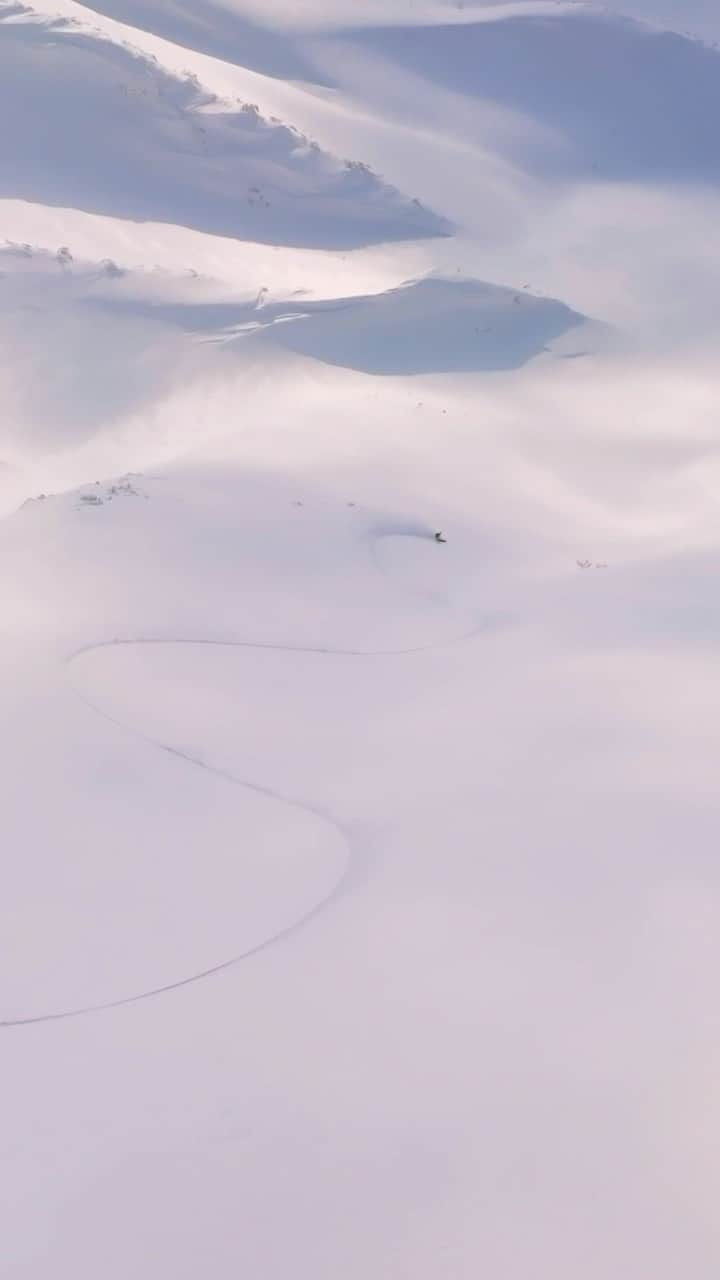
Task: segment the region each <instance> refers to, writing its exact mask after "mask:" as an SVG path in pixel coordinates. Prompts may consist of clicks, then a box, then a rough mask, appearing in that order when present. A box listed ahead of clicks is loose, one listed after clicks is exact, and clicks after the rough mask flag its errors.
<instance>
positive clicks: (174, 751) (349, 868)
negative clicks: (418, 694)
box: [0, 535, 482, 1028]
mask: <svg viewBox="0 0 720 1280" xmlns="http://www.w3.org/2000/svg"><path fill="white" fill-rule="evenodd" d="M385 536H387V535H385ZM405 536H407V535H405ZM411 536H412V535H411ZM415 536H417V535H415ZM481 630H482V627H481V626H476V627H473V628H472V629H471V630H469V631H466V632H464V633H463V634H462V635H460V636H457V637H455V639H451V640H449V641H440V642H438V643H434V644H425V645H416V646H413V647H410V648H405V649H331V648H323V647H318V646H309V645H292V644H281V643H262V642H260V641H250V640H209V639H203V638H196V637H184V636H171V637H160V636H138V637H134V638H131V639H125V640H120V639H114V640H105V641H101V642H100V643H96V644H88V645H84V646H83V647H82V648H80V649H77V650H76V651H75V652H74V653H71V654H70V655H69V656H68V658H67V659H66V660H65V666H66V668H70V667H71V666H72V664H73V663H74V662H76V661H77V660H78V659H79V658H81V657H83V656H84V655H86V654H90V653H97V652H99V651H100V650H103V649H113V648H137V647H140V646H147V645H157V646H160V645H164V646H166V647H170V646H179V645H187V646H192V647H193V648H195V647H198V646H203V647H207V648H222V649H256V650H257V649H260V650H266V651H269V650H273V651H276V652H277V651H279V652H284V653H305V654H307V653H312V654H331V655H333V656H336V657H351V658H358V659H362V658H396V657H406V656H409V655H411V654H417V653H428V652H431V651H433V650H438V649H443V648H447V647H448V646H449V645H456V644H461V643H462V642H463V641H465V640H470V639H472V638H473V637H474V636H476V635H477V634H478V632H479V631H481ZM73 691H74V693H75V695H76V697H78V698H79V699H80V701H81V702H82V703H84V705H85V706H86V707H88V708H89V709H90V710H91V711H92V712H93V713H94V714H95V715H97V716H100V717H101V718H102V719H103V720H105V721H106V722H107V723H109V724H111V725H113V726H114V727H115V728H116V729H118V730H119V731H121V732H122V733H125V734H132V736H133V737H134V738H136V739H138V740H139V741H141V742H143V743H145V744H146V745H147V746H151V747H154V748H155V749H156V750H158V751H162V752H164V753H165V754H166V755H169V756H173V757H174V758H175V759H177V760H179V761H182V762H183V763H184V764H187V765H192V766H194V767H195V768H196V769H202V770H204V771H205V772H206V773H210V774H212V775H213V776H214V777H216V778H220V779H222V780H223V781H224V782H227V783H228V784H229V785H230V786H234V787H240V788H242V789H243V790H244V791H251V792H254V793H255V794H256V795H261V796H265V797H267V798H268V799H271V800H275V801H277V802H278V803H279V804H283V805H285V806H287V807H288V808H291V809H295V810H298V811H300V812H303V813H306V814H310V815H311V816H312V817H314V818H316V819H317V820H318V821H320V822H324V823H326V824H327V825H329V826H330V827H332V828H333V829H334V830H335V831H337V832H338V833H339V834H340V836H341V837H342V839H343V841H344V844H345V849H346V857H345V863H344V866H343V868H342V871H341V872H340V875H339V876H338V879H337V880H336V882H335V884H334V885H333V886H332V888H331V889H330V891H329V892H328V893H326V894H324V895H323V897H322V898H320V899H319V900H318V901H317V902H315V903H314V904H313V906H312V907H310V908H309V909H308V910H306V911H304V912H303V914H302V915H301V916H299V917H298V918H297V919H295V920H293V921H291V922H290V924H288V925H285V926H284V927H283V928H282V929H279V930H277V932H275V933H273V934H270V935H269V936H268V937H266V938H263V939H262V941H260V942H256V943H254V944H253V945H252V946H250V947H247V948H246V949H245V950H243V951H240V952H238V953H237V954H236V955H232V956H229V957H228V958H227V959H225V960H222V961H220V962H219V963H218V964H215V965H211V966H210V967H209V968H205V969H201V970H199V971H198V972H195V973H190V974H186V975H185V976H184V977H181V978H178V979H176V980H175V981H173V982H167V983H164V984H163V985H161V986H158V987H151V988H148V990H146V991H139V992H135V993H134V994H131V995H127V996H121V997H119V998H117V999H114V1000H107V1001H100V1002H97V1003H94V1004H88V1005H81V1006H78V1007H76V1008H71V1009H61V1010H58V1011H56V1012H54V1013H45V1014H36V1015H34V1016H32V1017H27V1018H10V1019H6V1020H0V1028H2V1027H23V1026H33V1025H36V1024H38V1023H42V1022H60V1021H63V1020H64V1019H67V1018H80V1017H83V1016H86V1015H88V1014H92V1013H101V1012H103V1011H105V1010H109V1009H119V1008H122V1007H124V1006H125V1005H132V1004H139V1003H140V1002H141V1001H144V1000H152V999H154V998H155V997H157V996H161V995H166V994H167V993H168V992H170V991H179V990H181V989H182V988H183V987H188V986H190V985H191V984H193V983H197V982H203V981H204V980H205V979H206V978H211V977H213V976H214V975H215V974H219V973H223V972H224V971H225V970H227V969H231V968H232V967H233V966H234V965H237V964H239V962H240V961H241V960H246V959H249V957H250V956H254V955H258V954H259V953H260V952H261V951H266V950H267V949H268V948H269V947H272V946H274V945H275V944H276V943H279V942H282V941H283V940H284V939H286V938H289V937H291V936H292V935H293V934H295V933H297V932H298V931H299V930H300V929H303V928H304V927H305V926H306V925H307V924H309V923H310V922H311V921H312V920H314V919H315V917H316V916H318V915H319V914H320V913H321V912H322V911H325V910H326V908H328V907H329V906H331V905H332V904H333V903H334V902H336V901H337V900H338V899H339V898H340V897H341V895H342V894H343V893H344V891H345V889H346V888H347V886H348V884H349V881H350V878H351V876H352V873H353V871H354V864H355V859H354V856H353V855H354V850H353V844H352V836H351V833H350V831H349V830H348V828H347V827H346V826H344V824H343V823H342V822H341V821H340V820H339V819H338V818H337V817H335V816H334V815H333V814H331V813H330V812H328V811H327V810H325V809H323V808H322V807H321V806H320V805H316V804H313V803H312V802H308V801H305V800H297V799H295V798H294V797H291V796H288V795H284V794H283V793H282V792H280V791H276V790H275V789H274V788H272V787H270V786H263V785H261V784H260V783H256V782H251V781H249V780H248V779H246V778H242V777H239V776H237V775H236V774H234V773H231V772H230V771H229V770H227V769H222V768H219V767H216V766H215V765H210V764H207V763H206V762H205V761H204V760H202V759H200V758H199V757H197V756H195V755H193V754H192V753H191V752H189V751H183V750H181V749H180V748H179V747H174V746H172V745H170V744H169V743H167V742H162V741H161V740H159V739H156V738H153V737H151V736H150V735H148V734H145V733H143V732H142V730H139V729H136V728H134V727H131V726H130V725H128V724H125V723H124V722H123V721H122V720H120V719H118V718H117V717H115V716H112V715H110V714H109V712H107V711H105V710H104V709H103V708H102V707H101V706H99V705H98V704H97V703H96V702H94V701H93V700H92V699H91V698H89V697H87V695H86V694H84V693H82V692H81V690H80V689H78V688H77V686H75V685H73Z"/></svg>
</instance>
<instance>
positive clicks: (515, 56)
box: [320, 6, 720, 183]
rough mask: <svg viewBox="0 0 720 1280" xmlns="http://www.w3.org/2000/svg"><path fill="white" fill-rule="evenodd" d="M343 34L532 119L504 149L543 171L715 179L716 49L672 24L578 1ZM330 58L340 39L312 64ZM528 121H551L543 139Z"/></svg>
mask: <svg viewBox="0 0 720 1280" xmlns="http://www.w3.org/2000/svg"><path fill="white" fill-rule="evenodd" d="M618 7H621V6H618ZM342 40H343V42H345V43H347V45H348V46H349V47H351V48H352V49H354V50H355V51H357V50H361V51H362V50H365V51H366V52H367V53H369V54H372V55H373V56H376V57H380V58H381V59H382V60H383V62H384V64H385V75H386V76H389V77H391V76H392V72H391V67H392V65H393V64H394V63H397V64H398V66H399V67H400V68H402V69H403V70H406V71H411V72H413V73H415V74H417V75H420V76H422V77H423V78H425V79H426V80H427V81H428V82H429V84H430V85H439V86H443V87H444V88H446V89H449V90H452V91H453V93H455V94H465V95H468V96H469V97H471V98H478V99H483V100H486V101H487V102H489V103H493V104H496V105H498V106H502V107H504V108H510V109H512V110H513V111H514V112H516V113H521V114H522V115H524V116H525V117H526V118H527V120H528V124H530V123H532V124H533V125H534V126H535V131H532V132H531V133H530V136H529V138H527V139H522V137H521V138H519V139H518V140H516V141H514V142H513V141H511V142H510V143H509V144H508V147H507V154H508V155H509V156H510V157H511V158H512V159H513V160H515V161H516V162H517V163H519V164H521V165H522V166H523V167H524V168H527V169H529V170H530V171H532V172H533V173H535V174H537V175H540V176H542V177H544V178H546V179H549V178H552V177H557V178H562V177H590V176H592V177H595V178H597V179H599V180H603V181H606V182H608V181H610V182H611V181H615V180H632V181H635V182H638V181H642V180H646V181H659V180H663V179H666V180H667V179H670V180H678V181H679V180H693V181H695V182H712V183H717V182H718V181H720V133H719V132H718V129H717V127H716V122H717V119H718V117H719V116H720V53H717V52H715V51H714V50H712V49H710V48H707V47H705V46H703V45H702V44H700V43H697V42H694V41H691V40H687V39H683V38H681V37H680V36H678V35H676V34H673V33H664V32H662V31H654V30H652V29H651V28H649V27H644V26H642V25H638V24H635V23H633V22H631V21H629V20H624V19H622V18H618V17H615V16H612V15H607V14H594V13H593V12H592V11H588V12H583V11H582V10H581V11H580V12H578V13H577V14H576V15H568V14H562V13H561V14H559V16H557V17H552V16H543V17H532V16H530V17H523V18H508V19H506V20H504V21H498V22H480V23H477V24H476V25H474V26H455V25H453V26H446V27H430V28H422V27H406V28H387V27H383V28H379V29H377V30H376V31H368V30H360V31H356V32H355V33H353V34H352V35H351V34H350V33H348V32H345V33H343V37H342ZM331 47H332V46H331ZM333 60H334V61H335V62H336V64H337V65H338V66H339V67H340V68H341V67H342V44H341V45H339V46H338V52H337V54H335V55H334V58H333V55H330V56H326V57H324V58H322V59H320V64H321V65H322V66H323V67H324V68H326V69H327V68H329V67H330V66H331V65H332V62H333ZM340 74H341V73H340ZM368 75H369V76H370V75H372V66H371V65H370V66H369V67H368ZM609 85H612V92H608V86H609ZM537 126H544V127H545V128H547V129H548V130H549V131H551V132H550V135H549V136H548V138H546V139H545V140H544V142H543V140H542V138H539V137H538V134H537Z"/></svg>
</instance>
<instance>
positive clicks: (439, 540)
mask: <svg viewBox="0 0 720 1280" xmlns="http://www.w3.org/2000/svg"><path fill="white" fill-rule="evenodd" d="M435 541H436V542H447V538H443V536H442V533H441V532H440V530H439V529H438V531H437V533H436V534H435Z"/></svg>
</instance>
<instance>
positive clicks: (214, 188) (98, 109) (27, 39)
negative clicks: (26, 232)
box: [0, 21, 447, 248]
mask: <svg viewBox="0 0 720 1280" xmlns="http://www.w3.org/2000/svg"><path fill="white" fill-rule="evenodd" d="M0 35H1V36H2V39H1V40H0V59H1V60H2V61H1V64H0V111H1V112H2V115H3V118H5V119H9V118H10V116H11V115H14V119H15V122H16V123H15V127H14V128H13V129H12V130H4V131H3V136H2V142H1V143H0V194H2V195H3V196H6V197H21V198H23V199H27V200H35V201H38V202H42V203H44V204H50V205H57V206H72V207H75V208H81V209H85V210H87V211H88V212H95V213H107V214H114V215H116V216H121V217H125V218H130V219H134V220H147V219H151V220H154V221H166V222H174V223H177V222H179V223H182V224H183V225H185V226H189V227H193V228H195V229H197V230H200V231H206V232H212V233H214V234H218V235H225V236H233V237H235V238H237V239H252V240H255V241H262V242H265V243H277V242H282V243H286V244H297V245H312V246H314V247H324V248H334V247H339V246H342V247H348V246H352V245H361V244H367V243H372V242H375V241H379V240H392V239H403V238H405V239H406V238H408V237H412V236H423V235H432V234H438V233H439V232H442V231H446V230H447V226H446V225H445V224H444V223H443V222H442V220H441V219H439V218H437V217H434V216H433V215H432V214H430V213H427V212H426V211H424V210H422V209H421V208H419V207H418V206H417V205H412V204H411V203H410V202H409V201H407V200H403V199H402V198H401V197H400V196H399V195H398V194H397V193H396V192H393V191H392V190H389V189H388V188H387V187H386V186H384V185H383V184H382V183H381V182H380V181H379V180H378V179H377V178H376V177H375V176H374V175H373V174H372V173H370V172H369V171H368V170H367V168H365V167H363V166H362V165H356V166H351V165H347V164H343V163H342V162H340V161H338V160H335V159H333V158H331V157H328V156H327V155H324V154H323V153H322V152H321V151H320V149H319V148H317V147H314V146H313V145H312V144H311V143H310V142H309V141H308V140H307V139H306V138H303V137H301V136H300V135H298V133H297V132H293V131H292V130H291V129H288V128H285V127H284V126H282V125H281V124H280V123H279V122H274V123H273V122H269V121H266V120H263V119H262V118H261V117H260V116H259V114H258V111H257V108H255V107H254V106H252V105H251V104H239V103H238V104H237V105H236V107H235V109H222V108H220V109H218V110H210V109H209V108H211V107H212V106H213V99H212V97H211V96H209V95H208V94H207V93H204V92H203V91H202V90H201V89H200V87H199V86H198V85H197V84H196V83H195V82H194V81H193V79H192V77H190V78H186V79H185V80H182V79H178V78H177V77H174V76H170V75H168V74H166V73H165V72H164V71H163V70H162V69H161V68H160V67H158V66H157V65H155V64H154V63H153V62H150V61H148V60H147V59H146V58H143V57H141V56H137V54H135V53H133V51H132V50H129V49H126V48H122V47H118V46H117V45H115V44H113V43H110V42H109V41H105V40H100V39H93V38H91V37H88V36H85V35H84V34H77V33H76V32H74V31H73V30H72V28H69V27H68V26H66V25H45V24H38V23H36V22H30V21H28V22H22V21H15V22H12V23H9V22H6V23H5V24H4V25H3V26H2V30H1V32H0Z"/></svg>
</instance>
